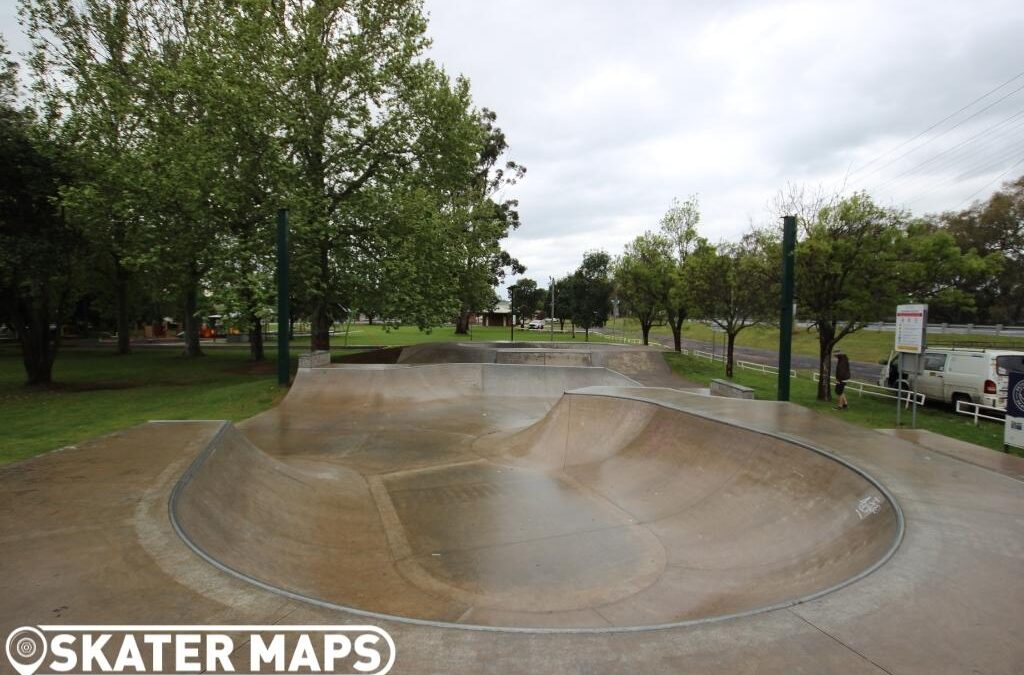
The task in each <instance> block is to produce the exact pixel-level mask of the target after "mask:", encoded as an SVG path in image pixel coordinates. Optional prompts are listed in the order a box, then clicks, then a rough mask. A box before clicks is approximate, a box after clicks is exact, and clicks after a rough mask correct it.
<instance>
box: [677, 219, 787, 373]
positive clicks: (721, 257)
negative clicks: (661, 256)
mask: <svg viewBox="0 0 1024 675" xmlns="http://www.w3.org/2000/svg"><path fill="white" fill-rule="evenodd" d="M772 262H773V260H772V259H770V258H769V256H768V255H767V252H766V250H765V248H764V247H763V246H759V241H758V238H757V237H756V236H755V235H753V234H751V235H748V236H746V237H744V239H743V240H742V241H741V242H740V243H738V244H730V243H723V244H719V245H718V246H712V245H710V244H707V243H706V242H702V243H701V244H700V245H698V247H697V248H696V250H694V251H693V252H692V253H691V254H690V256H689V258H688V260H687V262H686V266H685V268H684V270H683V274H682V276H683V280H684V283H685V286H686V288H687V289H688V290H689V293H690V295H689V300H688V303H687V304H688V305H689V306H690V307H692V310H693V314H694V315H695V316H696V317H699V318H701V319H705V320H707V321H710V322H712V323H714V324H716V325H717V326H719V327H720V328H721V329H722V330H723V331H725V334H726V339H727V344H728V348H727V352H726V354H727V357H726V362H725V372H726V375H727V376H729V377H732V374H733V362H734V359H733V348H734V346H735V343H736V336H737V335H739V333H740V331H742V330H744V329H745V328H749V327H750V326H754V325H757V324H759V323H761V322H762V321H767V320H770V318H771V316H772V314H773V312H774V311H775V309H776V306H777V304H778V303H777V301H776V298H777V297H778V293H777V290H776V292H773V289H777V282H778V280H777V276H778V274H777V271H776V266H775V265H773V264H772Z"/></svg>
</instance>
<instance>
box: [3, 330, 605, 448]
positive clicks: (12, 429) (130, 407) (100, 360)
mask: <svg viewBox="0 0 1024 675" xmlns="http://www.w3.org/2000/svg"><path fill="white" fill-rule="evenodd" d="M357 331H358V332H357ZM590 337H591V339H592V340H595V341H598V340H601V338H600V337H599V336H596V335H594V334H591V336H590ZM550 338H551V334H550V332H544V333H543V334H542V333H541V332H540V331H526V330H518V329H517V330H516V339H517V340H522V341H526V340H534V341H540V340H548V339H550ZM467 339H468V338H467V337H466V336H463V335H455V329H454V328H436V329H434V330H432V331H430V332H424V331H420V330H418V329H416V328H410V327H403V328H399V329H391V330H385V329H384V328H382V327H381V326H365V325H359V326H354V327H353V330H352V333H351V334H350V335H349V340H348V344H349V345H350V346H359V345H375V346H397V345H410V344H418V343H422V342H445V341H466V340H467ZM472 339H473V340H474V341H484V340H508V339H509V331H508V329H506V328H479V327H478V328H474V329H473V335H472ZM555 339H557V340H572V339H573V338H572V337H571V335H570V334H568V333H566V334H559V333H556V334H555ZM583 340H584V337H583V333H582V332H579V333H577V337H576V341H578V342H583ZM218 342H219V345H218V346H209V345H207V344H204V351H205V353H206V356H204V357H202V358H199V359H186V358H183V357H182V356H181V350H180V349H178V348H177V347H176V346H161V347H157V346H154V347H139V348H136V349H135V353H134V354H132V355H131V356H117V355H116V354H114V353H113V347H112V346H111V347H109V348H107V347H104V348H98V349H85V348H82V349H77V348H70V347H66V348H64V349H62V351H61V352H60V354H59V355H58V357H57V361H56V363H55V364H54V371H53V377H54V382H55V384H54V386H52V387H49V388H41V387H34V388H27V387H25V386H24V380H25V372H24V368H23V366H22V363H21V354H20V352H19V350H18V349H17V347H14V346H3V347H0V464H4V463H8V462H13V461H17V460H19V459H25V458H26V457H31V456H33V455H37V454H39V453H41V452H46V451H48V450H53V449H55V448H60V447H63V446H66V445H74V444H75V443H79V442H82V441H84V440H87V439H89V438H94V437H96V436H100V435H103V434H106V433H110V432H112V431H115V430H117V429H122V428H125V427H129V426H132V425H135V424H139V423H141V422H145V421H147V420H151V419H226V420H232V421H239V420H243V419H245V418H247V417H251V416H253V415H255V414H257V413H259V412H262V411H263V410H266V409H267V408H269V407H271V406H272V405H274V404H275V403H276V402H277V401H279V400H280V398H281V397H282V396H283V391H282V390H281V389H280V388H279V387H278V386H277V375H276V373H277V370H276V365H275V364H276V358H277V351H276V349H274V348H273V346H272V345H273V343H271V347H270V348H268V350H267V360H266V361H265V362H263V363H260V364H255V363H253V362H251V361H250V360H249V353H248V347H247V345H244V344H233V345H231V346H230V347H229V346H226V345H224V344H223V341H218ZM344 342H345V341H344V337H343V335H337V334H336V335H334V336H333V338H332V340H331V344H332V347H335V348H337V349H333V352H334V353H333V358H334V359H335V360H337V358H338V357H339V356H341V355H345V354H354V353H358V352H359V351H363V350H360V349H358V348H357V349H340V347H341V346H342V345H343V344H344ZM308 346H309V342H308V339H307V338H300V339H297V340H295V341H294V342H293V343H292V368H293V370H294V368H295V367H296V361H297V359H298V354H299V352H301V351H305V350H307V349H308Z"/></svg>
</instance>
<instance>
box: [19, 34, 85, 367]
mask: <svg viewBox="0 0 1024 675" xmlns="http://www.w3.org/2000/svg"><path fill="white" fill-rule="evenodd" d="M7 56H8V52H7V49H6V45H5V44H4V43H3V42H2V40H0V321H3V322H6V323H9V324H10V325H11V326H12V327H13V328H14V331H15V333H16V334H17V337H18V342H19V344H20V346H21V355H22V362H23V364H24V367H25V374H26V382H27V384H30V385H36V384H49V383H50V382H51V381H52V379H53V363H54V360H55V359H56V357H57V351H58V348H59V345H60V326H61V324H62V323H63V321H64V318H65V317H66V316H68V313H69V310H70V309H71V305H72V300H73V297H72V295H71V293H72V290H73V281H74V270H75V263H76V258H77V255H78V252H79V251H80V249H81V240H80V236H79V232H78V231H77V230H76V229H75V228H74V227H73V226H71V225H70V224H69V223H68V222H67V220H66V219H65V218H64V213H63V211H62V210H61V209H60V208H59V206H58V195H59V190H60V189H61V187H62V186H64V185H66V184H67V178H68V176H67V175H66V174H65V173H64V171H65V168H64V167H66V166H67V160H66V159H65V158H64V157H62V153H61V150H60V148H59V146H58V145H57V144H55V143H54V142H53V141H52V139H50V138H49V137H48V130H47V129H46V128H45V127H44V126H42V125H41V124H39V123H38V122H37V121H36V120H35V118H34V117H33V115H32V114H31V113H30V112H28V111H23V110H17V109H15V108H14V101H15V98H16V93H15V82H16V74H15V70H14V66H13V64H12V63H11V62H10V61H9V59H8V58H7Z"/></svg>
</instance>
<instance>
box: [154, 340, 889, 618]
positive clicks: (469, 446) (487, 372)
mask: <svg viewBox="0 0 1024 675" xmlns="http://www.w3.org/2000/svg"><path fill="white" fill-rule="evenodd" d="M648 355H653V356H654V357H655V359H654V360H652V359H650V358H649V356H648ZM428 360H436V361H441V362H442V363H441V364H434V365H411V364H417V363H422V362H423V361H428ZM399 361H400V365H393V366H351V367H335V368H323V369H313V370H304V371H300V373H299V375H298V378H297V379H296V382H295V384H294V385H293V387H292V390H291V392H290V393H289V395H288V396H287V398H286V399H285V400H284V402H283V403H282V404H281V405H280V406H278V407H277V408H275V409H273V410H271V411H268V412H267V413H264V414H263V415H260V416H258V417H256V418H253V419H252V420H250V421H247V422H246V423H244V424H243V425H241V427H240V429H235V428H233V427H231V426H225V427H224V428H223V429H222V430H221V432H220V433H218V434H217V436H216V437H215V438H214V439H213V440H212V441H211V442H210V444H209V445H208V446H207V448H206V449H205V450H204V451H203V453H202V454H201V455H200V456H199V458H198V459H197V460H196V461H195V462H194V463H193V465H192V466H191V468H190V469H189V470H188V472H187V473H186V475H185V476H184V477H183V478H182V480H181V481H180V482H179V484H178V486H177V487H176V489H175V491H174V494H173V497H172V500H171V511H172V518H173V520H174V523H175V526H176V528H177V530H178V532H179V534H180V535H181V536H182V537H183V539H185V541H186V542H187V543H188V544H189V545H190V546H192V547H193V548H194V549H195V550H196V551H197V552H199V553H200V554H201V555H203V556H204V557H205V558H207V560H209V561H210V562H212V563H213V564H215V565H217V566H219V567H221V568H222V569H224V570H226V571H229V572H231V573H233V574H236V575H238V576H240V577H242V578H244V579H246V580H248V581H251V582H253V583H256V584H258V585H260V586H262V587H263V588H266V589H270V590H274V591H276V592H279V593H283V594H286V595H289V596H290V597H294V598H298V599H302V600H305V601H307V602H311V603H314V604H319V605H321V606H326V607H337V608H344V609H349V610H354V611H357V612H360V613H366V614H370V615H375V616H378V617H381V618H389V619H398V620H406V621H419V622H431V623H435V624H446V625H457V626H459V627H473V628H496V629H505V630H509V629H511V630H542V631H552V630H553V631H576V632H580V631H591V630H593V631H602V632H606V631H608V630H637V629H643V628H652V627H665V626H668V625H677V624H686V623H693V622H700V621H707V620H714V619H721V618H727V617H734V616H737V615H743V614H749V613H753V612H758V611H763V610H765V609H771V608H778V607H782V606H786V605H790V604H793V603H796V602H800V601H803V600H806V599H809V598H814V597H818V596H820V595H822V594H824V593H827V592H829V591H830V590H833V589H836V588H838V587H841V586H843V585H845V584H847V583H849V582H850V581H852V580H855V579H857V578H859V577H861V576H863V575H865V574H867V573H868V572H870V571H871V570H873V569H875V568H876V567H877V566H879V565H880V564H882V563H883V562H884V561H885V560H886V559H887V558H888V557H889V556H890V555H891V554H892V552H893V551H894V550H895V548H896V547H897V545H898V544H899V541H900V538H901V536H902V528H903V523H902V516H901V514H900V511H899V507H898V506H897V505H896V503H895V501H894V500H893V499H892V497H891V496H890V495H889V494H888V493H887V492H886V491H885V489H884V488H883V487H882V486H881V485H879V484H878V483H877V482H876V481H874V480H873V479H872V478H870V477H869V476H867V475H866V474H864V473H863V472H861V471H860V470H858V469H856V468H854V467H852V466H851V465H849V464H847V463H846V462H844V461H842V460H840V459H838V458H836V457H834V456H832V455H830V454H829V453H827V452H824V451H821V450H818V449H816V448H813V447H811V446H809V445H807V444H805V443H799V442H795V441H793V440H792V439H787V438H785V437H782V436H778V435H774V434H770V433H765V432H763V431H755V430H751V429H747V428H743V427H742V426H738V425H736V424H728V423H724V422H721V421H718V420H715V419H713V418H712V417H711V416H708V415H701V414H695V413H694V412H692V411H689V412H688V411H685V410H683V409H682V408H681V407H679V406H676V405H673V404H672V403H671V402H668V401H665V400H659V399H658V397H657V396H656V395H655V396H652V395H651V394H652V393H654V392H656V391H658V390H654V389H648V388H643V387H639V386H638V385H637V383H636V382H635V381H633V380H631V379H630V378H627V377H625V376H623V375H620V374H618V373H616V372H614V371H611V370H608V369H605V368H602V367H594V366H593V364H601V365H617V366H619V367H620V368H622V369H623V370H629V371H630V372H641V373H645V372H650V371H657V370H658V368H659V367H660V366H659V364H661V366H663V362H661V359H660V355H658V354H656V353H653V352H645V351H638V350H626V349H622V350H616V349H611V348H598V349H594V350H580V349H564V348H563V349H544V348H538V347H533V348H530V347H526V348H523V347H521V346H519V347H516V348H508V347H498V346H495V345H472V346H469V345H466V346H462V347H460V346H457V345H456V346H436V345H431V346H428V347H425V348H421V349H413V350H408V353H405V352H403V355H402V358H400V359H399ZM459 361H467V362H468V363H459ZM562 363H568V364H570V365H567V366H566V365H554V364H562ZM534 364H544V365H534ZM645 364H646V365H645Z"/></svg>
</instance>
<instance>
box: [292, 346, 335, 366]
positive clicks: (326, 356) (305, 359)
mask: <svg viewBox="0 0 1024 675" xmlns="http://www.w3.org/2000/svg"><path fill="white" fill-rule="evenodd" d="M329 365H331V353H330V352H329V351H326V350H321V351H317V352H309V353H308V354H299V368H304V369H309V368H323V367H325V366H329Z"/></svg>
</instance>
